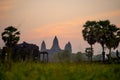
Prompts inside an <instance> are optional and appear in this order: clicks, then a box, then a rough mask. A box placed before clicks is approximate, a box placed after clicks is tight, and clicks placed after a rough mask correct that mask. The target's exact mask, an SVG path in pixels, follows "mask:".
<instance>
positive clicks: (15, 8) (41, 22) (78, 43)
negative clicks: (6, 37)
mask: <svg viewBox="0 0 120 80" xmlns="http://www.w3.org/2000/svg"><path fill="white" fill-rule="evenodd" d="M106 19H109V20H110V21H111V23H112V24H115V25H117V26H118V27H120V0H0V34H1V32H3V31H4V28H5V27H7V26H10V25H12V26H16V27H17V28H18V30H19V31H20V32H21V37H20V41H19V43H21V42H23V41H26V42H29V43H33V44H37V45H38V46H39V47H40V45H41V42H42V41H43V40H44V41H45V42H46V44H47V48H48V49H49V48H51V46H52V41H53V38H54V36H57V37H58V39H59V44H60V47H61V48H62V49H63V48H64V46H65V44H66V43H67V42H68V41H70V42H71V44H72V49H73V52H78V51H83V52H84V49H85V48H86V47H89V45H88V44H87V42H85V41H84V40H83V37H82V32H81V31H82V29H83V28H82V26H83V24H84V23H85V22H86V21H87V20H96V21H98V20H106ZM2 46H4V43H3V41H2V39H1V36H0V47H2ZM94 49H95V54H98V53H100V52H101V46H100V45H99V44H96V45H95V46H94ZM118 49H119V51H120V47H119V48H118Z"/></svg>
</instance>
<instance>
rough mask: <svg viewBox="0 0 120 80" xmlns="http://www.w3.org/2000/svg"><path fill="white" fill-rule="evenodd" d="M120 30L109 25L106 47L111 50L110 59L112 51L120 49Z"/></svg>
mask: <svg viewBox="0 0 120 80" xmlns="http://www.w3.org/2000/svg"><path fill="white" fill-rule="evenodd" d="M119 31H120V28H117V27H116V25H113V24H112V25H109V26H108V31H107V33H108V34H107V41H106V46H107V48H108V49H109V57H110V59H111V49H112V48H113V49H115V48H117V47H118V45H119V42H120V35H118V33H119Z"/></svg>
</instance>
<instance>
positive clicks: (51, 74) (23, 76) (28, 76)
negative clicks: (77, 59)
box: [0, 63, 120, 80]
mask: <svg viewBox="0 0 120 80" xmlns="http://www.w3.org/2000/svg"><path fill="white" fill-rule="evenodd" d="M118 79H120V64H98V63H97V64H96V63H93V64H87V63H83V64H80V63H69V64H68V63H66V64H64V63H48V64H42V63H13V67H12V69H11V70H10V71H9V70H7V66H5V65H2V64H1V66H0V80H118Z"/></svg>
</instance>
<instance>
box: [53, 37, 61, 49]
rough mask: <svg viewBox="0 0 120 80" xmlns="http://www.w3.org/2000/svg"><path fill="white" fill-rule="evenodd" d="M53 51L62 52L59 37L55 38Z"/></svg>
mask: <svg viewBox="0 0 120 80" xmlns="http://www.w3.org/2000/svg"><path fill="white" fill-rule="evenodd" d="M51 49H52V50H60V47H59V42H58V38H57V36H55V38H54V40H53V45H52V48H51Z"/></svg>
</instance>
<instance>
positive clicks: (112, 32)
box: [82, 20, 120, 62]
mask: <svg viewBox="0 0 120 80" xmlns="http://www.w3.org/2000/svg"><path fill="white" fill-rule="evenodd" d="M83 27H84V29H83V30H82V33H83V38H84V40H85V41H87V42H88V43H89V44H90V45H91V50H92V45H93V44H95V43H96V42H97V43H100V44H101V46H102V55H103V62H104V61H105V51H104V47H105V46H106V47H107V48H108V49H109V54H110V55H111V49H112V48H113V49H115V48H117V47H118V45H119V42H120V28H117V27H116V25H114V24H110V21H109V20H103V21H87V22H86V23H85V25H84V26H83Z"/></svg>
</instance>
